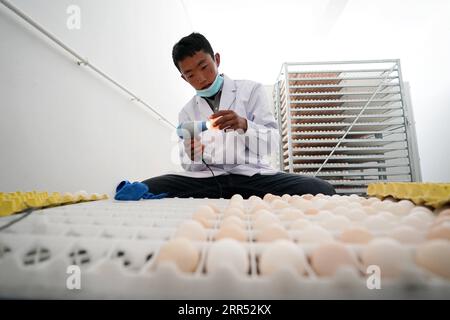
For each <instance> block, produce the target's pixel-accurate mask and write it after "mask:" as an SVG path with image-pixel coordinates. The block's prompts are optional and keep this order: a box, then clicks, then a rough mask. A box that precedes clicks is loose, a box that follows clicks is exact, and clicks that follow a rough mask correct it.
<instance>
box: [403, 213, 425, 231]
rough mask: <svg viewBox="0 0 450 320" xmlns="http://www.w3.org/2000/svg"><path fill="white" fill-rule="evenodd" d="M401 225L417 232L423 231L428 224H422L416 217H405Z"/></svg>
mask: <svg viewBox="0 0 450 320" xmlns="http://www.w3.org/2000/svg"><path fill="white" fill-rule="evenodd" d="M401 223H402V224H403V225H406V226H410V227H413V228H415V229H417V230H425V229H426V228H427V227H428V226H429V223H427V222H424V221H423V219H421V218H419V217H416V216H405V217H403V218H402V219H401Z"/></svg>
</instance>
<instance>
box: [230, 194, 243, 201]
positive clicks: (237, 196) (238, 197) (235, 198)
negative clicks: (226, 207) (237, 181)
mask: <svg viewBox="0 0 450 320" xmlns="http://www.w3.org/2000/svg"><path fill="white" fill-rule="evenodd" d="M233 200H237V201H242V200H244V198H243V197H242V196H241V195H240V194H234V195H233V196H232V197H231V201H233Z"/></svg>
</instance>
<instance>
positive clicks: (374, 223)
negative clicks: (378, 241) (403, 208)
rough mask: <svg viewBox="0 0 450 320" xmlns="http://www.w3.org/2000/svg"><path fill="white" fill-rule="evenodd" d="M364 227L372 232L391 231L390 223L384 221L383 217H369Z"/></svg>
mask: <svg viewBox="0 0 450 320" xmlns="http://www.w3.org/2000/svg"><path fill="white" fill-rule="evenodd" d="M363 225H364V226H365V227H366V228H367V229H369V230H371V231H382V230H386V229H389V228H390V227H391V224H390V223H389V221H387V220H386V219H384V218H383V217H380V216H378V215H376V216H369V217H368V218H367V219H366V220H365V221H364V222H363Z"/></svg>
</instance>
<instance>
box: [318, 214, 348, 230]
mask: <svg viewBox="0 0 450 320" xmlns="http://www.w3.org/2000/svg"><path fill="white" fill-rule="evenodd" d="M319 224H320V226H322V227H323V228H325V229H327V230H330V231H342V230H344V229H347V228H349V227H351V225H352V222H351V221H350V219H349V218H347V217H344V216H334V217H331V218H329V219H325V220H322V221H320V222H319Z"/></svg>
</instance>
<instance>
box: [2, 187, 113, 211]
mask: <svg viewBox="0 0 450 320" xmlns="http://www.w3.org/2000/svg"><path fill="white" fill-rule="evenodd" d="M102 199H108V196H107V195H106V194H98V193H93V194H90V195H89V194H87V193H86V192H85V191H79V192H77V193H75V194H72V193H69V192H66V193H63V194H61V193H59V192H51V193H49V192H46V191H45V192H37V191H32V192H20V191H18V192H10V193H5V192H0V217H2V216H8V215H11V214H14V213H17V212H21V211H24V210H26V209H29V208H45V207H52V206H58V205H65V204H73V203H77V202H83V201H95V200H102Z"/></svg>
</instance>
